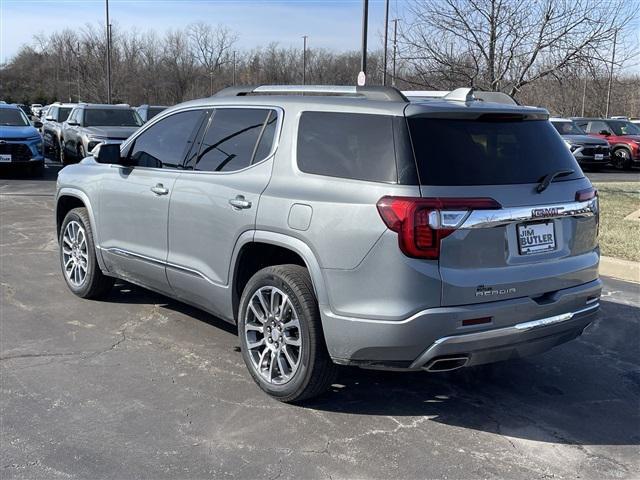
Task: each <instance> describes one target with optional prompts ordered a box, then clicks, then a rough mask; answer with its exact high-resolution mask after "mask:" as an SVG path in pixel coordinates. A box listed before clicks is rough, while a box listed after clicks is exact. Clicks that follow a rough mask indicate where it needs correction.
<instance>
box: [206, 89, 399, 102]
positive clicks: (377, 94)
mask: <svg viewBox="0 0 640 480" xmlns="http://www.w3.org/2000/svg"><path fill="white" fill-rule="evenodd" d="M305 93H306V94H310V95H338V96H339V95H344V96H356V97H364V98H366V99H367V100H377V101H381V102H404V103H406V102H408V101H409V100H408V99H407V97H405V96H404V95H403V94H402V92H400V90H398V89H396V88H393V87H380V86H370V87H366V86H365V87H354V86H347V85H344V86H343V85H247V86H243V87H228V88H225V89H223V90H220V91H219V92H218V93H216V94H215V95H214V96H216V97H241V96H246V95H260V94H266V95H304V94H305Z"/></svg>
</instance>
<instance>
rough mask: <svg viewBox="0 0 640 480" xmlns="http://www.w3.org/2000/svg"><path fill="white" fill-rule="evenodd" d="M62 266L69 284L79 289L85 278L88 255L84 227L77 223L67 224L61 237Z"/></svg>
mask: <svg viewBox="0 0 640 480" xmlns="http://www.w3.org/2000/svg"><path fill="white" fill-rule="evenodd" d="M62 264H63V266H64V274H65V275H66V277H67V280H69V283H71V285H73V286H74V287H80V286H81V285H82V284H83V283H84V281H85V279H86V278H87V269H88V268H89V254H88V252H87V236H86V233H85V230H84V227H83V226H82V225H81V224H80V223H79V222H77V221H75V220H72V221H70V222H69V223H67V226H66V227H65V229H64V235H63V237H62Z"/></svg>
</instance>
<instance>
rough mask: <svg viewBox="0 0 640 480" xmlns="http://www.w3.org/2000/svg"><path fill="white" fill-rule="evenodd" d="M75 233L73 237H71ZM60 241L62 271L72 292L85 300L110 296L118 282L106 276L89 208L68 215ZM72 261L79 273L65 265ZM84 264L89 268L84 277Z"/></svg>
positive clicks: (63, 223) (75, 209)
mask: <svg viewBox="0 0 640 480" xmlns="http://www.w3.org/2000/svg"><path fill="white" fill-rule="evenodd" d="M68 229H70V231H69V232H68V231H67V230H68ZM72 233H73V235H68V234H72ZM67 235H68V236H67ZM74 239H75V240H76V241H75V242H74V241H73V240H74ZM58 240H59V247H58V248H59V254H60V268H61V269H62V276H63V277H64V280H65V282H66V284H67V286H68V287H69V290H71V291H72V292H73V293H74V294H75V295H77V296H78V297H81V298H101V297H104V296H105V295H106V294H107V293H109V290H111V287H112V286H113V283H114V279H113V278H111V277H108V276H106V275H105V274H104V273H102V270H100V266H99V265H98V260H97V259H96V249H95V245H94V243H93V231H92V229H91V222H90V221H89V215H88V213H87V209H86V208H74V209H73V210H71V211H69V213H67V215H66V216H65V217H64V221H63V222H62V228H61V229H60V237H59V239H58ZM70 240H71V241H70ZM71 259H73V262H72V263H74V264H75V265H76V266H75V267H74V268H75V270H74V269H69V268H68V267H67V268H65V264H67V265H69V262H70V260H71ZM76 259H77V260H76ZM81 264H84V266H85V267H86V268H85V271H84V277H82V278H80V277H81V274H82V268H81ZM76 272H77V273H76Z"/></svg>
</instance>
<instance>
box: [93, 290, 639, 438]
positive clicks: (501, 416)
mask: <svg viewBox="0 0 640 480" xmlns="http://www.w3.org/2000/svg"><path fill="white" fill-rule="evenodd" d="M104 301H106V302H115V303H131V304H156V305H160V307H161V308H166V309H169V310H172V311H175V312H179V313H182V314H184V315H188V316H191V317H193V318H195V319H197V320H200V321H202V322H205V323H207V324H209V325H211V326H212V327H215V328H221V329H223V330H225V331H226V332H228V333H232V334H234V335H235V334H236V333H237V329H236V327H235V326H234V325H231V324H229V323H227V322H225V321H224V320H221V319H219V318H216V317H215V316H213V315H210V314H208V313H206V312H204V311H202V310H199V309H197V308H194V307H190V306H188V305H186V304H183V303H181V302H178V301H174V300H171V299H169V298H167V297H165V296H163V295H160V294H156V293H153V292H151V291H148V290H145V289H143V288H140V287H137V286H135V285H131V284H128V283H126V282H118V283H117V284H116V286H115V288H114V289H113V292H112V293H111V294H110V295H109V296H108V297H107V298H106V299H104ZM639 320H640V308H637V307H633V306H629V305H623V304H617V303H612V302H602V315H601V317H600V319H599V320H597V321H596V322H594V324H593V325H592V326H591V327H589V328H588V329H587V331H586V332H585V333H584V334H583V335H582V336H581V337H579V338H578V339H576V340H573V341H571V342H569V343H567V344H564V345H560V346H558V347H556V348H555V349H552V350H551V351H549V352H546V353H544V354H541V355H537V356H534V357H530V358H523V359H513V360H511V361H507V362H502V363H496V364H492V365H484V366H478V367H471V368H463V369H460V370H456V371H452V372H446V373H427V372H385V371H375V370H364V369H359V368H355V367H354V368H348V367H340V374H339V376H338V379H337V381H336V383H335V384H334V385H333V386H332V388H331V389H330V391H329V392H327V393H326V394H324V395H322V396H320V397H318V398H316V399H312V400H310V401H307V402H305V403H304V404H303V405H300V406H299V407H293V408H308V409H315V410H318V411H325V412H334V413H340V414H349V415H369V416H372V415H373V416H381V417H393V418H394V419H395V420H396V421H397V422H398V428H399V429H401V428H409V427H411V426H412V425H415V422H416V418H415V417H422V418H425V417H426V418H425V420H426V419H428V421H431V422H436V423H440V424H443V425H448V426H454V427H459V428H465V429H471V430H476V431H479V432H487V433H493V434H499V435H507V436H510V437H514V438H521V439H527V440H533V441H540V442H550V443H564V444H575V445H640V400H639V399H640V361H639V360H638V356H637V353H638V343H639V341H640V321H639ZM236 345H237V344H234V345H233V348H234V349H236ZM256 388H257V387H256ZM403 417H413V418H403ZM420 421H421V420H420Z"/></svg>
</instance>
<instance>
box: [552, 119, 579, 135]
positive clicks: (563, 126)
mask: <svg viewBox="0 0 640 480" xmlns="http://www.w3.org/2000/svg"><path fill="white" fill-rule="evenodd" d="M551 124H552V125H553V126H554V127H555V128H556V130H557V131H558V133H559V134H560V135H586V132H585V131H584V130H582V129H581V128H580V127H579V126H578V125H576V124H575V123H573V122H567V121H561V122H551Z"/></svg>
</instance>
